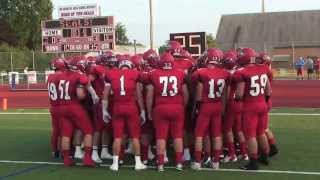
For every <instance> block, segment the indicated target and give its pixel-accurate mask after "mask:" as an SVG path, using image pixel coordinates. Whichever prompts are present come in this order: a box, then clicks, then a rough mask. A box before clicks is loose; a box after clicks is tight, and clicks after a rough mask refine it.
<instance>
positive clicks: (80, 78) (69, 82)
mask: <svg viewBox="0 0 320 180" xmlns="http://www.w3.org/2000/svg"><path fill="white" fill-rule="evenodd" d="M88 83H89V80H88V77H87V76H86V75H84V74H81V73H79V72H73V71H66V72H63V73H61V74H58V75H57V76H56V84H55V85H54V86H55V87H54V88H52V89H51V90H53V89H54V90H53V91H51V90H50V93H53V94H56V97H57V101H58V103H59V104H61V105H69V104H73V103H79V102H80V101H79V99H78V97H77V88H78V87H80V86H86V85H87V84H88ZM54 96H55V95H54Z"/></svg>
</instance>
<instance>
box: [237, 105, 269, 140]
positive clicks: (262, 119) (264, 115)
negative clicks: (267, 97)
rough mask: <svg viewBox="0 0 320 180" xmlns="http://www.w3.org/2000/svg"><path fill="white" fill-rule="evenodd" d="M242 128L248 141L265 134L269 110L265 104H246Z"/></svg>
mask: <svg viewBox="0 0 320 180" xmlns="http://www.w3.org/2000/svg"><path fill="white" fill-rule="evenodd" d="M243 105H244V107H246V108H245V109H244V112H243V121H242V128H243V132H244V134H245V136H246V138H247V139H249V138H253V137H256V136H260V135H262V134H264V133H265V131H266V129H267V127H268V126H267V123H268V110H267V104H266V103H265V102H247V103H246V102H245V103H244V104H243Z"/></svg>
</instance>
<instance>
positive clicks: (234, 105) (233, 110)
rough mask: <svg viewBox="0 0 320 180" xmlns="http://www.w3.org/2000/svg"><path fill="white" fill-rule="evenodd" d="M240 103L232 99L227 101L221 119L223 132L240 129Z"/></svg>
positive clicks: (238, 130)
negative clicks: (222, 118)
mask: <svg viewBox="0 0 320 180" xmlns="http://www.w3.org/2000/svg"><path fill="white" fill-rule="evenodd" d="M241 111H242V103H241V102H235V101H233V100H231V101H229V102H228V103H227V109H226V113H225V119H224V121H223V131H224V133H229V132H231V131H232V130H235V132H240V131H242V123H241V117H242V112H241Z"/></svg>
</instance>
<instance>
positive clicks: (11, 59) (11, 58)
mask: <svg viewBox="0 0 320 180" xmlns="http://www.w3.org/2000/svg"><path fill="white" fill-rule="evenodd" d="M12 61H13V57H12V51H11V52H10V62H11V72H13V62H12Z"/></svg>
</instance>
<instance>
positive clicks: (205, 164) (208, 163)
mask: <svg viewBox="0 0 320 180" xmlns="http://www.w3.org/2000/svg"><path fill="white" fill-rule="evenodd" d="M203 165H204V166H205V167H210V166H211V158H210V157H208V158H207V159H206V160H205V161H204V163H203Z"/></svg>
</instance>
